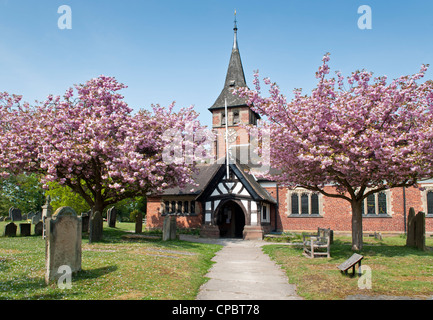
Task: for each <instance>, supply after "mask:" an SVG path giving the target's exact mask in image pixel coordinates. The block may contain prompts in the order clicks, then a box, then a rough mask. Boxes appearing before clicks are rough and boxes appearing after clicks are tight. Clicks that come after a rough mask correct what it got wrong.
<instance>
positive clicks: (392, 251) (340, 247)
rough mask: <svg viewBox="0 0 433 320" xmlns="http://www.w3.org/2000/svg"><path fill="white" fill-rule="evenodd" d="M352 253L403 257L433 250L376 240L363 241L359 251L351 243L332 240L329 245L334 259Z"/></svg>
mask: <svg viewBox="0 0 433 320" xmlns="http://www.w3.org/2000/svg"><path fill="white" fill-rule="evenodd" d="M354 253H359V254H360V255H363V256H366V257H368V256H384V257H405V256H409V255H414V256H420V257H421V256H431V257H433V251H432V248H431V247H427V249H426V250H425V251H421V250H418V249H416V248H411V247H406V246H405V245H395V244H386V243H384V242H378V243H377V244H371V243H364V246H363V249H362V250H361V251H359V252H355V251H352V245H351V244H349V243H347V242H344V241H341V240H334V243H333V244H332V245H331V258H332V259H336V260H341V259H348V258H349V257H350V256H352V255H353V254H354Z"/></svg>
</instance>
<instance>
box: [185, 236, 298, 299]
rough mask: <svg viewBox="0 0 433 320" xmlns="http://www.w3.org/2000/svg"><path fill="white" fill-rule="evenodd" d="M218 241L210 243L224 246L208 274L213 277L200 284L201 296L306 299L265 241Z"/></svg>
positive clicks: (214, 259)
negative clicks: (271, 255) (266, 250)
mask: <svg viewBox="0 0 433 320" xmlns="http://www.w3.org/2000/svg"><path fill="white" fill-rule="evenodd" d="M185 240H191V239H185ZM193 240H194V239H193ZM196 240H197V241H200V239H196ZM204 241H206V240H204V239H202V240H201V241H200V242H204ZM207 241H209V240H207ZM214 241H215V242H207V243H219V244H222V245H223V246H224V247H223V248H222V249H221V250H220V251H219V252H217V254H216V256H215V257H214V258H213V261H215V262H216V263H215V264H214V265H213V266H212V268H211V269H210V270H209V272H208V274H207V275H206V277H208V278H210V279H209V280H208V281H207V282H206V283H205V284H204V285H202V287H201V288H200V291H199V294H198V295H197V298H196V299H197V300H300V299H302V298H301V297H299V296H298V295H297V294H296V285H293V284H289V282H288V278H287V276H286V274H285V272H284V271H283V270H281V268H280V267H279V266H278V265H276V263H275V262H273V261H272V260H271V259H270V258H269V256H268V255H266V254H265V253H263V251H262V248H261V246H262V245H263V243H264V242H263V241H243V240H235V239H231V240H227V239H220V240H214Z"/></svg>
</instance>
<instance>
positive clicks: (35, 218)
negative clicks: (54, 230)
mask: <svg viewBox="0 0 433 320" xmlns="http://www.w3.org/2000/svg"><path fill="white" fill-rule="evenodd" d="M41 220H42V212H38V213H36V214H35V215H34V216H33V217H32V224H36V223H38V222H39V221H41Z"/></svg>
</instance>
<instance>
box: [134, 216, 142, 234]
mask: <svg viewBox="0 0 433 320" xmlns="http://www.w3.org/2000/svg"><path fill="white" fill-rule="evenodd" d="M142 232H143V214H142V213H141V211H138V213H137V215H136V216H135V233H142Z"/></svg>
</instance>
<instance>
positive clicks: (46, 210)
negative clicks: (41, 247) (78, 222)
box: [42, 196, 53, 239]
mask: <svg viewBox="0 0 433 320" xmlns="http://www.w3.org/2000/svg"><path fill="white" fill-rule="evenodd" d="M50 203H51V197H50V196H47V199H46V201H45V204H44V205H43V206H42V223H43V224H44V228H43V231H42V238H44V239H45V238H46V230H47V227H46V224H45V221H46V219H47V218H50V217H51V214H52V213H53V207H52V206H51V204H50Z"/></svg>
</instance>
